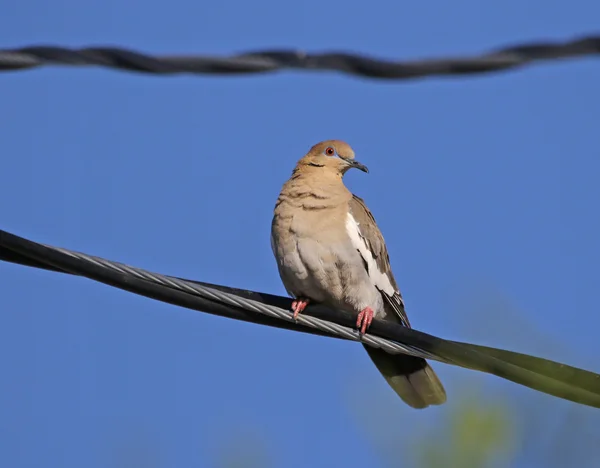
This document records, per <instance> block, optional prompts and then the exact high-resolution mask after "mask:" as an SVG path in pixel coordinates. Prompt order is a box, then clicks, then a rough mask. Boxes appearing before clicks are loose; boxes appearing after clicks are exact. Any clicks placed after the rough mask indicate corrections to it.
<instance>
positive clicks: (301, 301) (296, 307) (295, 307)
mask: <svg viewBox="0 0 600 468" xmlns="http://www.w3.org/2000/svg"><path fill="white" fill-rule="evenodd" d="M309 302H310V299H306V298H304V297H303V298H298V299H296V300H295V301H294V302H292V311H293V312H294V320H296V319H297V318H298V314H300V313H302V311H303V310H304V309H306V306H307V305H308V303H309Z"/></svg>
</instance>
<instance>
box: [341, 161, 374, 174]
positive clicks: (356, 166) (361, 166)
mask: <svg viewBox="0 0 600 468" xmlns="http://www.w3.org/2000/svg"><path fill="white" fill-rule="evenodd" d="M346 162H347V163H348V165H349V166H350V167H353V168H354V169H358V170H360V171H363V172H366V173H369V168H368V167H367V166H365V165H364V164H361V163H359V162H358V161H355V160H354V159H346Z"/></svg>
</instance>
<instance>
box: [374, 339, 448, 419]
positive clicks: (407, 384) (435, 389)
mask: <svg viewBox="0 0 600 468" xmlns="http://www.w3.org/2000/svg"><path fill="white" fill-rule="evenodd" d="M363 346H364V347H365V349H366V350H367V353H368V354H369V357H370V358H371V360H372V361H373V363H374V364H375V366H377V369H379V372H381V374H382V375H383V377H385V380H386V381H387V383H388V384H389V385H390V386H391V387H392V388H393V389H394V391H395V392H396V393H397V394H398V396H399V397H400V398H402V400H403V401H404V402H405V403H406V404H407V405H409V406H412V407H413V408H418V409H422V408H427V407H428V406H430V405H441V404H442V403H445V401H446V390H444V386H443V385H442V383H441V382H440V379H439V378H438V376H437V375H436V373H435V372H434V371H433V369H432V368H431V366H430V365H429V364H428V363H427V361H426V360H425V359H421V358H417V357H414V356H407V355H402V354H396V355H393V354H389V353H386V352H385V351H383V350H381V349H377V348H373V347H371V346H367V345H363Z"/></svg>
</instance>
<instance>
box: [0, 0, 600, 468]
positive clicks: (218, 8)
mask: <svg viewBox="0 0 600 468" xmlns="http://www.w3.org/2000/svg"><path fill="white" fill-rule="evenodd" d="M599 14H600V6H599V5H598V4H597V2H593V1H591V0H586V1H574V2H557V1H549V0H544V1H542V0H532V1H530V2H527V5H524V3H523V2H521V1H517V0H507V1H503V2H496V4H495V5H494V6H490V5H489V4H485V2H478V1H475V0H469V1H464V2H443V1H440V0H437V1H436V2H434V3H433V4H431V3H419V2H412V3H407V2H391V1H387V2H370V3H369V4H368V6H365V4H363V3H359V2H353V3H348V2H342V1H340V0H334V1H330V2H326V3H323V2H319V1H316V0H307V1H305V2H295V3H288V2H276V1H274V0H257V1H255V2H241V1H239V0H237V1H221V2H191V1H186V0H173V1H171V2H156V1H154V2H141V1H129V2H122V1H116V0H107V1H103V2H90V1H75V0H57V1H55V2H51V3H48V2H42V1H41V0H30V1H27V2H12V3H10V4H9V5H7V6H5V7H4V8H3V13H2V15H0V30H1V31H2V40H1V45H0V47H6V48H8V47H18V46H25V45H37V44H57V45H65V46H74V47H77V46H89V45H121V46H126V47H131V48H135V49H139V50H142V51H146V52H151V53H214V54H227V53H234V52H238V51H245V50H255V49H260V48H278V47H294V48H296V47H297V48H302V49H306V50H310V51H321V50H331V49H342V50H348V51H356V52H362V53H368V54H372V55H375V56H381V57H389V58H392V57H394V58H402V59H409V58H419V57H430V56H438V55H446V54H449V55H457V54H467V53H477V52H483V51H486V50H488V49H491V48H496V47H499V46H502V45H510V44H514V43H518V42H520V41H527V40H538V39H568V38H571V37H573V36H579V35H581V34H584V33H590V32H594V28H597V18H598V15H599ZM0 79H1V80H2V87H1V90H0V96H1V100H2V112H0V135H1V140H2V149H3V151H2V153H3V158H2V163H3V172H2V183H1V184H0V198H1V200H2V203H1V206H2V229H5V230H8V231H10V232H14V233H16V234H18V235H22V236H24V237H27V238H30V239H32V240H36V241H39V242H43V243H48V244H53V245H57V246H61V247H67V248H70V249H74V250H79V251H83V252H86V253H90V254H94V255H99V256H103V257H106V258H109V259H112V260H118V261H122V262H125V263H129V264H132V265H135V266H139V267H142V268H146V269H149V270H154V271H159V272H161V273H165V274H173V275H178V276H183V277H188V278H195V279H199V280H204V281H210V282H214V283H220V284H226V285H231V286H237V287H243V288H248V289H255V290H260V291H267V292H271V293H278V294H285V290H284V289H283V287H282V285H281V283H280V280H279V277H278V274H277V271H276V267H275V263H274V261H273V258H272V254H271V251H270V245H269V230H270V220H271V215H272V208H273V204H274V202H275V199H276V197H277V194H278V192H279V190H280V188H281V185H282V184H283V182H284V181H285V180H286V179H287V177H288V176H289V174H290V171H291V169H292V167H293V165H294V163H295V162H296V160H297V159H299V158H300V157H301V156H302V155H303V154H304V152H305V151H306V150H307V149H308V148H309V147H310V146H311V145H312V144H314V143H316V142H317V141H320V140H323V139H329V138H339V139H344V140H346V141H348V142H349V143H350V144H351V145H352V146H353V147H354V149H355V151H356V153H357V157H358V158H359V159H360V160H361V162H363V163H365V164H366V165H368V166H369V169H370V171H371V172H370V174H368V175H365V174H363V173H358V172H357V173H351V174H349V175H348V176H347V177H346V180H347V184H348V186H349V187H350V188H351V189H352V190H353V191H354V192H355V193H357V194H358V195H360V196H361V197H363V198H364V199H365V200H366V202H367V204H368V205H369V207H370V208H371V210H372V211H373V213H374V215H375V217H376V218H377V220H378V223H379V225H380V227H381V229H382V231H383V233H384V236H385V238H386V240H387V244H388V249H389V251H390V256H391V261H392V265H393V268H394V272H395V275H396V278H397V280H398V282H399V284H400V285H401V289H402V292H403V294H404V296H405V299H406V302H407V306H408V312H409V316H410V318H411V322H412V323H413V325H414V326H415V328H418V329H420V330H423V331H427V332H429V333H432V334H435V335H439V336H442V337H445V338H451V339H458V340H461V341H472V342H475V343H479V344H487V345H492V346H498V347H505V348H509V349H514V350H518V351H523V352H530V353H534V354H538V355H543V356H545V357H549V358H552V359H556V360H561V361H566V362H568V363H570V364H573V365H578V366H582V367H585V368H588V369H590V370H594V371H597V372H600V364H599V363H598V361H597V359H596V356H598V355H599V353H600V344H599V343H598V340H597V333H596V330H597V328H598V326H599V324H600V322H599V319H598V314H597V285H598V280H599V270H598V266H597V265H598V262H599V261H600V246H599V244H598V238H599V237H600V221H599V218H598V207H597V203H598V197H599V196H600V187H599V186H598V184H597V178H598V172H599V171H600V159H599V158H598V119H599V116H598V109H600V94H598V91H597V83H598V82H600V66H599V65H598V62H597V60H593V59H589V58H586V59H578V60H574V61H563V62H554V63H549V64H544V65H540V66H535V67H532V68H524V69H521V70H517V71H514V72H510V73H503V74H495V75H489V76H477V77H466V76H465V77H459V78H455V79H438V78H433V79H427V80H418V81H411V82H378V81H364V80H361V79H357V78H351V77H346V76H341V75H337V74H332V73H328V74H316V73H314V74H304V73H290V72H286V73H278V74H273V75H263V76H253V77H233V76H230V77H218V76H217V77H191V76H178V77H153V76H145V75H139V74H127V73H119V72H114V71H109V70H105V69H97V68H86V69H74V68H44V69H38V70H33V71H22V72H15V73H3V74H2V76H1V77H0ZM0 292H1V299H0V301H1V302H0V304H1V310H2V314H0V371H1V373H2V375H3V378H2V379H1V382H0V464H1V465H3V466H11V467H15V468H16V467H19V468H20V467H37V466H61V467H65V468H69V467H79V466H88V467H105V466H130V465H128V464H127V462H126V461H124V460H126V459H127V458H126V457H127V456H142V455H143V456H146V457H149V458H151V459H153V460H154V461H155V462H156V465H155V466H165V467H167V466H217V464H218V461H219V460H220V459H221V457H222V456H223V455H222V454H223V452H228V451H231V450H233V449H231V447H233V446H234V445H231V444H234V443H235V442H236V441H238V440H245V441H246V443H247V444H249V445H251V446H252V447H254V448H252V447H250V448H248V449H247V450H250V451H252V450H256V451H260V450H262V448H261V447H263V446H264V450H266V451H267V452H268V453H269V455H268V456H269V458H270V460H271V462H272V463H273V464H274V466H286V467H290V468H294V467H302V466H309V465H314V466H331V464H332V463H340V464H342V463H343V464H344V466H349V467H351V466H364V464H365V463H369V464H370V465H371V466H378V464H379V463H381V466H383V461H382V458H381V456H380V452H379V450H378V445H377V441H374V440H373V438H372V436H370V435H369V434H368V431H367V430H366V429H365V424H364V421H363V419H361V418H362V416H361V414H363V412H364V410H367V411H368V408H362V409H360V408H356V404H355V402H356V401H359V400H360V401H366V402H368V403H369V404H372V405H373V407H375V408H377V407H378V405H382V404H385V408H386V409H385V412H384V413H385V414H384V416H385V417H386V418H388V420H389V422H393V424H394V427H395V429H394V430H396V431H398V432H399V434H401V436H402V440H404V441H406V440H409V439H410V438H411V437H412V436H413V435H414V433H415V428H420V427H421V426H427V427H430V426H435V425H436V424H437V422H438V421H441V420H443V418H445V417H446V416H447V415H448V412H449V411H451V403H452V401H453V400H454V401H456V400H457V399H459V398H460V397H461V395H464V394H465V389H466V388H480V387H481V388H484V389H485V391H484V392H483V393H484V394H486V395H488V396H489V398H491V399H496V398H513V399H515V401H517V402H521V403H520V404H524V403H523V402H529V403H527V404H528V405H529V404H532V405H535V404H538V403H539V404H543V405H544V408H545V409H546V411H547V412H550V413H551V414H553V415H556V419H554V420H553V421H555V422H556V424H560V421H562V419H561V418H562V416H561V415H563V414H568V413H569V411H570V410H571V409H572V408H573V407H574V406H575V405H574V404H571V403H568V402H563V401H560V400H558V399H554V398H551V397H547V396H544V395H540V394H536V393H534V392H533V391H531V390H528V389H525V388H522V387H517V386H516V385H513V384H510V383H507V382H503V381H500V379H497V378H494V377H489V376H485V375H483V374H476V373H473V372H470V371H466V370H461V369H456V368H450V367H448V366H444V365H441V364H438V365H435V368H436V370H437V371H438V372H439V374H440V377H441V378H442V380H443V381H444V382H445V384H446V387H447V391H448V396H449V401H450V404H448V405H446V406H444V407H440V408H435V409H430V410H427V411H423V412H418V411H413V410H411V409H410V408H408V407H406V406H404V405H403V404H402V403H401V402H400V401H398V400H397V399H396V398H395V397H394V395H393V394H392V392H391V390H389V389H388V388H387V387H386V384H385V382H384V380H383V379H382V378H381V377H380V376H379V375H378V374H377V372H376V371H375V369H374V368H373V367H372V366H371V364H370V362H369V360H368V357H367V356H366V354H365V353H364V351H363V350H362V349H361V347H360V346H358V345H356V344H353V343H344V342H337V341H336V342H334V341H332V340H326V339H323V338H317V337H312V336H304V335H302V334H295V333H292V332H286V331H281V330H273V329H270V328H266V327H259V326H255V325H249V324H244V323H237V322H234V321H230V320H226V319H222V318H215V317H211V316H207V315H204V314H200V313H195V312H192V311H189V310H185V309H180V308H176V307H173V306H170V305H167V304H162V303H158V302H154V301H151V300H149V299H146V298H142V297H137V296H134V295H131V294H129V293H125V292H123V291H119V290H115V289H112V288H109V287H107V286H104V285H100V284H95V283H93V282H91V281H88V280H84V279H79V278H71V277H67V276H61V275H58V274H54V273H49V272H43V271H36V270H33V269H27V268H24V267H19V266H16V265H10V264H0ZM532 330H535V332H532ZM532 337H533V338H532ZM578 411H579V410H578ZM581 411H583V412H584V413H585V414H586V415H589V417H590V418H592V419H593V420H594V421H595V424H596V427H598V423H599V422H600V420H599V419H598V415H597V414H596V413H595V410H592V409H585V408H584V409H582V410H581ZM529 422H530V423H531V421H529ZM540 429H541V428H540ZM573 431H574V432H575V434H574V435H577V434H576V431H577V428H575V429H573ZM540 450H542V449H540ZM529 455H531V454H529ZM534 455H535V454H534ZM526 456H527V455H526V454H523V455H522V456H521V459H523V460H525V458H526ZM399 457H402V453H399ZM146 466H149V465H146ZM401 466H402V465H401Z"/></svg>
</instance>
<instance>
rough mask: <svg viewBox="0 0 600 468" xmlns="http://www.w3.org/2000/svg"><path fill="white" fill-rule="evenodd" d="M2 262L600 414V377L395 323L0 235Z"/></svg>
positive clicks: (523, 355) (531, 357)
mask: <svg viewBox="0 0 600 468" xmlns="http://www.w3.org/2000/svg"><path fill="white" fill-rule="evenodd" d="M0 260H4V261H7V262H12V263H17V264H21V265H26V266H31V267H36V268H42V269H46V270H51V271H57V272H62V273H68V274H72V275H78V276H83V277H86V278H89V279H92V280H95V281H98V282H101V283H105V284H108V285H111V286H114V287H117V288H120V289H123V290H126V291H130V292H133V293H136V294H140V295H143V296H146V297H150V298H153V299H157V300H160V301H163V302H167V303H170V304H174V305H178V306H181V307H186V308H189V309H193V310H198V311H202V312H207V313H210V314H214V315H219V316H222V317H228V318H233V319H237V320H243V321H247V322H252V323H257V324H261V325H269V326H274V327H279V328H285V329H289V330H295V331H302V332H306V333H313V334H317V335H322V336H327V337H332V338H341V339H346V340H353V341H363V342H365V343H366V344H368V345H370V346H374V347H379V348H381V349H383V350H385V351H386V352H389V353H392V354H396V353H405V354H411V355H413V356H419V357H424V358H427V359H434V360H437V361H440V362H444V363H447V364H452V365H457V366H461V367H465V368H468V369H474V370H479V371H482V372H487V373H490V374H494V375H497V376H499V377H502V378H505V379H508V380H511V381H513V382H516V383H519V384H521V385H525V386H527V387H530V388H533V389H535V390H538V391H540V392H544V393H548V394H550V395H554V396H557V397H559V398H564V399H567V400H571V401H574V402H577V403H581V404H584V405H588V406H593V407H596V408H600V375H599V374H595V373H592V372H588V371H585V370H582V369H578V368H575V367H571V366H567V365H565V364H560V363H557V362H553V361H549V360H546V359H542V358H538V357H534V356H529V355H525V354H520V353H514V352H511V351H506V350H502V349H496V348H488V347H484V346H477V345H473V344H469V343H461V342H456V341H450V340H444V339H442V338H438V337H435V336H432V335H428V334H426V333H422V332H419V331H417V330H414V329H410V328H406V327H403V326H401V325H398V324H395V323H389V322H384V321H380V320H374V321H373V323H372V324H371V327H370V329H369V330H370V332H369V334H367V335H365V336H364V337H362V338H361V337H360V336H359V334H358V332H357V331H356V330H355V329H354V323H355V317H352V316H351V314H349V313H347V312H344V311H339V310H332V309H328V308H326V307H323V306H320V305H311V306H309V307H308V308H307V309H306V310H305V311H304V313H303V315H301V316H300V317H299V319H298V321H297V322H295V321H294V320H293V318H292V314H291V312H290V303H291V300H290V299H287V298H284V297H280V296H274V295H270V294H264V293H258V292H254V291H246V290H241V289H235V288H229V287H226V286H219V285H213V284H209V283H202V282H198V281H191V280H185V279H182V278H176V277H172V276H165V275H161V274H158V273H152V272H148V271H145V270H142V269H140V268H135V267H132V266H129V265H125V264H122V263H118V262H112V261H109V260H106V259H103V258H100V257H94V256H90V255H86V254H83V253H79V252H73V251H70V250H67V249H62V248H57V247H52V246H47V245H42V244H38V243H36V242H32V241H30V240H27V239H24V238H22V237H18V236H16V235H14V234H11V233H8V232H6V231H1V230H0Z"/></svg>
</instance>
